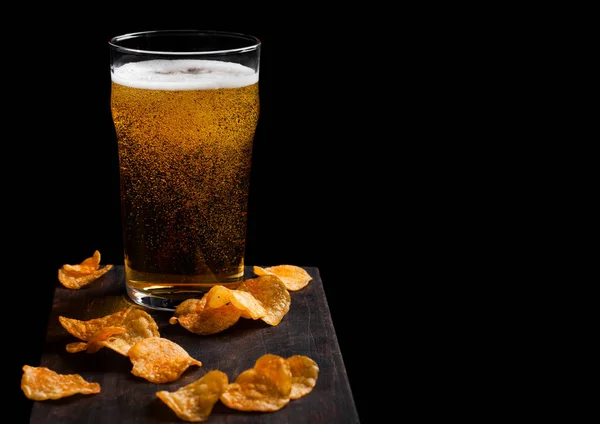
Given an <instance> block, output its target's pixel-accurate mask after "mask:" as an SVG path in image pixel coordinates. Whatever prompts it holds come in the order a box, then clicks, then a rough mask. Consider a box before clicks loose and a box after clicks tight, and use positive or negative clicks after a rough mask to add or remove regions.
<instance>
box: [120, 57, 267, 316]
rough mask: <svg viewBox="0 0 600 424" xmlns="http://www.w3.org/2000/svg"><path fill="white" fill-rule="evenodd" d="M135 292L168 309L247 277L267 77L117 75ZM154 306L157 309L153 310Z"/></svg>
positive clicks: (182, 65)
mask: <svg viewBox="0 0 600 424" xmlns="http://www.w3.org/2000/svg"><path fill="white" fill-rule="evenodd" d="M111 75H112V82H111V84H112V86H111V112H112V118H113V122H114V127H115V131H116V136H117V142H118V154H119V166H120V189H121V203H122V230H123V243H124V250H125V251H124V254H125V273H126V276H125V277H126V284H127V290H128V292H129V295H130V297H132V298H133V299H134V300H135V299H136V297H139V296H150V297H154V298H164V299H167V300H169V302H170V303H166V304H165V305H163V306H164V309H173V307H174V306H175V305H176V304H178V303H179V302H180V301H182V300H183V299H185V298H187V297H192V296H194V294H196V295H197V294H198V293H202V292H205V291H207V290H208V289H210V287H211V286H212V285H214V284H217V283H218V284H222V285H225V286H227V287H230V288H235V287H237V285H238V284H239V283H240V282H241V281H242V280H243V276H244V251H245V243H246V225H247V205H248V190H249V182H250V165H251V157H252V145H253V140H254V134H255V130H256V126H257V122H258V116H259V91H258V74H257V72H255V71H253V70H252V69H250V68H246V67H245V66H242V65H239V64H236V63H228V62H220V61H213V60H196V59H195V60H191V59H185V60H184V59H181V60H149V61H138V62H133V63H128V64H126V65H123V66H121V67H119V68H116V69H114V70H113V73H112V74H111ZM150 306H152V305H150Z"/></svg>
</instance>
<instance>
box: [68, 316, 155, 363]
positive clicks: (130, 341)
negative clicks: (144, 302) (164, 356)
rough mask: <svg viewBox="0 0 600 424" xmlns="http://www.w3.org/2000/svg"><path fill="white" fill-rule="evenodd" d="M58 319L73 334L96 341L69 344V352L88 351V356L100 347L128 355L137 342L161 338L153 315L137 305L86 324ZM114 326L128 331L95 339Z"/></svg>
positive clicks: (86, 339) (79, 321) (74, 320)
mask: <svg viewBox="0 0 600 424" xmlns="http://www.w3.org/2000/svg"><path fill="white" fill-rule="evenodd" d="M58 320H59V321H60V323H61V325H62V326H63V327H64V328H65V329H66V330H67V331H68V332H69V333H70V334H71V335H73V336H75V337H77V338H78V339H81V340H84V341H87V342H90V341H93V343H88V344H83V345H82V344H78V343H71V344H70V346H69V345H67V350H68V351H69V352H78V351H80V350H87V352H88V353H93V352H96V351H97V350H98V349H100V348H101V347H108V348H110V349H112V350H114V351H116V352H118V353H120V354H121V355H123V356H127V352H128V351H129V349H131V347H132V346H133V345H134V344H135V343H137V342H138V341H140V340H142V339H144V338H147V337H160V333H159V330H158V324H157V323H156V321H155V320H154V318H152V315H150V314H149V313H148V312H146V311H145V310H143V309H141V308H138V307H135V306H128V307H127V308H124V309H121V310H120V311H117V312H115V313H113V314H110V315H106V316H104V317H101V318H94V319H91V320H87V321H81V320H76V319H72V318H66V317H64V316H59V317H58ZM114 327H119V328H124V329H125V331H119V332H115V333H113V334H111V335H110V336H108V337H105V338H103V339H102V338H101V339H98V338H96V339H95V340H92V339H93V338H94V337H97V335H99V334H100V335H101V334H103V333H101V332H102V330H106V329H108V328H114Z"/></svg>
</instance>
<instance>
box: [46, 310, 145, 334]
mask: <svg viewBox="0 0 600 424" xmlns="http://www.w3.org/2000/svg"><path fill="white" fill-rule="evenodd" d="M134 308H135V307H134V306H128V307H127V308H124V309H121V310H119V311H117V312H114V313H112V314H109V315H105V316H103V317H100V318H93V319H90V320H87V321H82V320H78V319H73V318H67V317H65V316H62V315H61V316H59V317H58V321H59V322H60V324H61V325H62V326H63V328H64V329H65V330H67V331H68V332H69V334H71V335H72V336H75V337H77V338H78V339H80V340H84V341H86V342H87V341H88V340H90V339H91V338H92V337H93V336H94V334H96V333H97V332H98V331H100V330H102V329H103V328H106V327H120V326H121V323H122V322H123V321H124V320H125V317H126V316H127V315H128V314H129V313H131V311H133V310H134Z"/></svg>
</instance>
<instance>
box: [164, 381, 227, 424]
mask: <svg viewBox="0 0 600 424" xmlns="http://www.w3.org/2000/svg"><path fill="white" fill-rule="evenodd" d="M228 384H229V379H228V378H227V374H225V373H224V372H222V371H219V370H211V371H209V372H208V373H206V374H205V375H204V376H202V377H201V378H200V379H198V380H196V381H195V382H193V383H190V384H188V385H187V386H183V387H181V388H179V389H177V390H176V391H174V392H169V391H166V390H161V391H159V392H156V396H158V398H159V399H160V400H162V401H163V402H164V403H165V404H166V405H167V406H168V407H169V408H171V409H172V410H173V412H175V414H177V416H178V417H179V418H181V419H182V420H184V421H188V422H202V421H206V420H207V419H208V417H209V415H210V413H211V412H212V409H213V406H214V405H215V403H217V401H218V400H219V397H220V396H221V394H222V393H223V392H224V391H225V389H226V388H227V385H228Z"/></svg>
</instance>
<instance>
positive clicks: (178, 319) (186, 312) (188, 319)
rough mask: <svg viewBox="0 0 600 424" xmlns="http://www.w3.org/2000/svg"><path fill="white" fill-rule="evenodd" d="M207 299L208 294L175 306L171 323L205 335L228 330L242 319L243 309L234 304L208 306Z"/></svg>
mask: <svg viewBox="0 0 600 424" xmlns="http://www.w3.org/2000/svg"><path fill="white" fill-rule="evenodd" d="M206 301H207V298H206V295H204V296H203V297H202V298H201V299H194V298H192V299H186V300H184V301H183V302H181V303H180V304H179V305H178V306H177V308H175V312H174V313H173V316H172V317H171V318H170V319H169V323H170V324H179V325H181V326H182V327H183V328H185V329H186V330H188V331H191V332H192V333H196V334H200V335H203V336H205V335H209V334H216V333H220V332H221V331H224V330H227V329H228V328H229V327H231V326H232V325H233V324H235V323H236V322H238V320H239V319H240V314H241V311H240V310H239V309H238V308H236V307H235V306H234V305H232V304H225V305H223V306H221V307H219V308H207V307H206Z"/></svg>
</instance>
